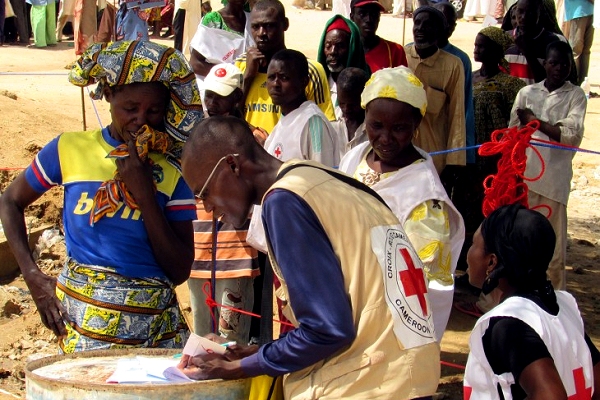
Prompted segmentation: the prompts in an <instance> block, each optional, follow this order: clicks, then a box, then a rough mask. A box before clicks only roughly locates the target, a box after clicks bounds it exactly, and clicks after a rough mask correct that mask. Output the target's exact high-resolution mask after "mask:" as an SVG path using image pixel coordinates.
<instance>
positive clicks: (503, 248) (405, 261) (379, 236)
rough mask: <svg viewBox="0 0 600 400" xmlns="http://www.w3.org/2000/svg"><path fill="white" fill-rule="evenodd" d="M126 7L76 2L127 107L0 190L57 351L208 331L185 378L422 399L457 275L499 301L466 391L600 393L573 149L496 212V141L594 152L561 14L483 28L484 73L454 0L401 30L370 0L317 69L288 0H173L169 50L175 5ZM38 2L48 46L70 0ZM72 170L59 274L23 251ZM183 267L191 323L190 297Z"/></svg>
mask: <svg viewBox="0 0 600 400" xmlns="http://www.w3.org/2000/svg"><path fill="white" fill-rule="evenodd" d="M0 1H2V0H0ZM79 1H81V3H79ZM569 1H570V0H565V7H566V9H567V10H569V6H568V5H567V3H568V2H569ZM133 3H134V2H131V1H123V2H121V4H120V5H119V7H118V8H115V7H113V9H112V10H110V9H109V10H110V11H108V12H107V11H106V10H105V11H104V12H103V13H102V15H101V19H100V18H98V14H97V13H96V11H97V9H96V8H95V7H96V6H95V3H94V5H92V6H91V10H92V13H93V15H94V21H93V23H89V24H88V23H86V22H84V21H85V20H86V19H85V15H86V11H85V10H86V7H89V6H90V4H87V3H83V1H82V0H77V1H75V3H74V5H72V7H74V10H75V11H74V14H75V16H76V18H77V15H79V18H80V20H79V22H75V24H74V31H75V37H76V39H75V40H76V42H77V43H78V44H76V46H75V47H76V48H75V50H76V52H77V53H78V54H81V57H80V58H79V60H78V61H77V62H76V63H75V64H74V65H73V68H72V69H71V72H70V74H69V80H70V82H71V83H73V84H75V85H78V86H87V85H91V84H97V88H96V90H95V91H94V92H93V96H94V97H95V98H96V99H101V98H104V99H105V100H106V101H107V102H108V103H109V104H110V113H111V122H110V124H109V125H108V126H107V127H105V128H103V129H98V130H95V131H87V132H77V133H65V134H62V135H60V136H58V137H57V138H56V139H54V140H53V141H52V142H50V143H49V144H48V145H46V146H45V147H44V148H43V149H42V150H41V151H40V152H39V154H38V155H37V156H36V157H35V159H34V160H33V162H32V163H31V165H30V166H29V167H28V168H27V169H26V171H25V172H24V173H23V174H21V175H20V176H19V177H18V178H16V180H15V181H14V182H13V183H12V184H11V185H10V186H9V187H8V188H7V189H6V191H5V192H4V193H3V195H2V196H1V197H0V219H1V220H2V224H3V227H4V231H5V234H6V237H7V239H8V241H9V243H10V244H11V247H12V249H13V252H14V253H15V257H16V259H17V260H18V263H19V266H20V268H21V271H22V274H23V277H24V279H25V281H26V283H27V285H28V287H29V289H30V291H31V294H32V297H33V299H34V301H35V304H36V306H37V308H38V311H39V313H40V316H41V319H42V321H43V323H44V324H45V325H46V326H47V327H49V328H50V329H51V330H52V331H53V332H54V333H55V334H56V336H57V337H58V338H59V347H60V350H61V351H62V352H64V353H72V352H77V351H85V350H92V349H109V348H122V347H167V348H181V347H182V346H183V344H184V343H185V340H186V338H187V336H188V335H189V330H190V328H191V330H192V331H193V332H195V333H197V334H200V335H208V334H209V333H211V332H212V333H213V334H215V335H212V336H210V337H211V338H212V340H216V341H223V342H230V343H231V342H232V341H234V342H235V343H236V344H234V345H230V346H228V348H227V351H226V353H225V355H224V356H215V355H209V356H204V357H189V356H186V355H184V357H183V358H182V361H181V363H180V368H181V369H182V370H183V371H184V373H186V374H187V375H188V376H190V377H192V378H193V379H211V378H223V379H237V378H253V377H259V376H265V375H266V376H270V377H275V378H276V377H280V376H283V377H284V379H273V381H272V384H273V385H280V386H281V388H282V392H283V395H284V397H285V398H315V399H316V398H382V399H383V398H389V399H392V398H393V399H396V398H402V399H429V398H431V396H432V395H433V394H434V393H435V391H436V388H437V385H438V381H439V376H440V366H439V361H440V347H439V343H440V341H441V338H442V336H443V334H444V331H445V330H446V325H447V323H448V319H449V316H450V311H451V308H452V306H453V297H454V296H453V295H454V288H455V282H456V280H455V272H456V269H457V268H462V269H467V272H466V273H465V274H464V275H463V277H464V278H463V280H468V281H469V283H470V284H472V285H473V286H474V287H476V288H480V289H481V297H480V299H479V301H478V302H477V303H456V304H454V306H455V307H456V308H457V309H458V310H460V311H463V312H466V313H468V314H471V315H474V316H477V317H481V318H480V319H479V320H478V321H477V323H476V325H475V328H474V331H473V334H472V336H471V340H470V348H471V353H470V356H469V361H468V363H467V369H466V372H465V398H466V399H494V398H498V399H509V398H514V399H524V398H544V399H549V398H552V399H554V398H556V399H561V398H567V396H570V397H569V398H572V397H571V396H582V397H577V398H582V399H584V398H585V399H591V398H600V393H596V392H595V391H594V387H595V382H600V380H599V381H596V377H598V379H600V353H599V352H598V350H597V349H596V347H595V346H594V344H593V343H592V342H591V340H590V339H589V338H588V337H587V335H586V334H585V332H584V330H583V323H582V319H581V316H580V315H579V312H578V310H577V306H576V303H575V301H574V299H573V297H572V296H571V295H570V294H568V293H567V292H566V291H565V290H566V275H565V266H566V265H565V264H566V258H565V255H566V229H567V215H566V206H567V201H568V196H569V185H570V180H571V177H572V166H571V160H572V157H573V154H574V153H573V152H566V151H562V150H560V149H557V148H542V149H534V148H533V147H530V148H528V149H527V152H526V154H525V155H526V157H527V161H526V168H525V174H524V176H522V177H521V179H522V181H523V182H525V187H526V190H527V196H525V197H524V200H523V197H520V198H519V199H514V200H515V201H516V200H519V203H520V204H516V203H515V204H511V201H510V199H508V200H506V204H504V205H502V206H501V207H499V208H498V209H497V210H494V211H493V212H492V213H491V214H490V215H486V216H484V213H483V211H482V203H483V199H484V196H485V186H484V182H488V183H489V180H486V178H487V177H489V176H490V175H491V176H494V178H493V179H496V177H495V174H497V173H498V171H497V168H496V162H497V158H486V157H482V156H480V155H478V154H477V153H476V151H475V145H477V144H483V143H487V142H489V141H490V140H491V134H492V132H493V131H496V130H502V129H527V128H528V127H535V133H534V134H533V137H534V138H535V139H537V140H544V141H547V142H549V143H554V144H555V146H554V147H558V146H560V145H563V144H564V145H568V146H575V147H577V146H579V144H580V143H581V140H582V138H583V131H584V119H585V113H586V107H587V100H586V96H585V93H584V91H583V90H582V89H581V88H580V87H579V84H580V83H581V82H582V81H583V79H585V74H587V68H588V64H589V57H586V56H585V55H584V53H585V49H584V50H581V47H582V46H580V44H579V42H576V41H574V42H572V41H571V40H572V39H573V38H575V37H576V36H577V34H575V33H572V32H569V34H568V35H567V36H566V37H568V38H569V40H567V39H566V37H565V36H564V35H562V32H561V30H560V28H559V25H558V22H557V18H556V7H555V8H554V9H553V10H554V11H548V10H552V7H550V6H547V4H546V3H547V1H546V0H518V1H517V2H516V3H515V4H514V5H513V6H512V7H511V8H510V9H509V11H507V13H506V16H505V19H506V20H507V21H508V22H509V23H511V25H510V27H508V28H504V27H503V28H501V27H497V26H490V27H486V28H483V29H482V30H481V31H480V32H479V33H478V34H477V36H476V37H475V38H474V51H473V55H474V59H475V61H478V62H480V63H481V67H480V69H479V70H477V71H473V70H472V66H471V61H470V57H469V56H468V55H467V54H466V53H465V52H463V51H462V50H460V49H459V48H457V47H456V46H454V45H453V44H452V43H451V41H450V39H451V37H452V34H453V32H454V30H455V28H456V25H457V24H456V22H457V18H458V15H457V12H456V10H455V8H454V6H453V5H452V4H451V3H449V2H444V1H442V2H437V3H427V4H419V5H418V7H415V9H414V12H413V13H412V18H413V22H414V23H413V42H412V43H409V44H407V45H406V46H402V45H400V44H398V43H394V42H392V41H389V40H386V39H384V38H382V37H380V36H378V35H377V29H378V25H379V21H380V17H381V14H382V13H383V12H385V10H386V9H385V7H384V6H383V5H382V4H380V3H379V2H378V1H377V0H352V1H351V2H350V4H349V6H350V11H349V13H348V15H347V16H344V15H337V14H336V15H334V16H333V17H332V18H331V19H330V20H329V21H327V23H326V24H325V26H324V27H323V29H322V35H321V39H320V41H319V43H318V53H317V54H318V56H317V59H316V60H311V59H308V58H307V57H306V56H305V55H304V54H303V53H301V52H299V51H297V50H293V49H291V48H289V43H288V42H289V41H288V40H286V37H285V32H286V31H287V29H288V28H289V20H288V19H287V17H286V10H285V7H284V6H283V4H282V3H281V2H280V1H279V0H259V1H258V2H252V3H248V2H245V1H242V0H228V1H224V2H223V3H224V7H223V8H222V9H220V10H217V11H212V10H210V9H209V8H210V3H208V7H205V6H204V4H205V3H201V2H197V3H194V4H192V3H188V2H187V1H181V2H175V3H173V4H171V3H168V4H166V5H165V7H166V8H169V12H170V16H169V17H166V19H165V21H167V22H166V26H168V28H167V29H168V31H167V33H166V34H167V35H169V34H171V33H172V34H173V35H174V47H168V46H164V45H160V44H156V43H154V42H152V41H149V39H150V38H151V37H156V36H157V35H159V34H160V33H161V30H162V28H163V27H164V26H165V23H164V21H163V19H161V11H160V8H161V7H162V6H163V5H161V4H159V5H157V4H156V3H148V4H146V3H147V2H137V3H136V4H133ZM500 3H501V2H500ZM109 6H110V5H109ZM34 7H36V8H32V13H31V22H32V29H33V33H34V46H37V47H44V46H48V45H52V44H54V43H55V42H56V41H57V40H58V41H60V40H61V39H62V35H63V32H62V27H63V26H64V21H65V19H64V18H60V17H59V19H58V23H59V24H58V29H57V26H55V25H53V23H52V22H51V20H54V15H55V11H54V3H51V2H50V1H48V2H47V3H44V4H43V5H35V6H34ZM38 7H41V8H39V9H38ZM65 7H66V8H65ZM68 7H70V6H69V5H68V3H67V2H65V3H64V4H62V8H61V14H60V15H61V16H63V15H71V14H69V13H70V12H71V11H70V10H69V9H68ZM157 7H158V8H157ZM195 7H198V9H197V10H196V9H195ZM34 11H35V12H34ZM88 12H89V10H88ZM111 13H112V15H111ZM203 14H205V15H203ZM567 14H568V17H567V18H571V19H572V18H579V17H573V15H579V14H578V13H577V12H575V13H572V12H571V13H569V12H567ZM90 15H91V14H90ZM202 16H203V17H202ZM513 16H514V18H513V22H511V17H513ZM34 17H35V18H34ZM196 17H198V18H196ZM98 20H101V22H100V24H99V25H98ZM90 21H91V20H90ZM140 22H141V24H140ZM148 22H151V24H150V25H151V28H152V32H149V30H148ZM169 24H170V25H169ZM571 25H572V26H571V29H573V30H574V31H578V30H581V29H583V28H581V29H580V28H578V27H577V28H576V27H575V25H577V23H572V24H571ZM97 26H104V27H105V28H106V29H104V33H103V34H99V33H98V32H97V31H95V29H96V28H97ZM577 26H578V25H577ZM0 27H1V26H0ZM107 27H108V28H107ZM88 28H90V29H88ZM113 28H114V29H113ZM101 30H102V29H101ZM0 32H1V31H0ZM586 34H587V33H586ZM100 36H102V37H104V38H106V39H107V42H102V41H101V42H97V43H93V44H91V42H93V41H95V40H97V39H98V38H99V37H100ZM108 40H114V41H112V42H108ZM573 40H576V39H573ZM26 42H27V43H29V36H27V40H26ZM575 43H577V44H575ZM586 43H587V42H586ZM90 44H91V45H90ZM586 46H587V45H585V46H583V47H584V48H585V47H586ZM575 49H577V50H575ZM582 71H585V72H582ZM498 179H500V178H498ZM57 185H62V186H64V188H65V198H64V211H63V227H64V232H65V238H66V245H67V253H68V254H67V255H68V259H67V261H66V263H65V266H64V268H63V270H62V271H61V273H60V275H59V277H58V278H57V279H54V278H52V277H50V276H48V275H46V274H44V273H43V272H42V271H41V270H40V269H39V268H38V267H37V265H36V263H35V260H34V259H33V257H32V255H31V252H30V251H29V248H28V245H27V236H26V229H25V224H24V210H25V208H26V207H27V206H28V205H29V204H31V203H32V202H34V201H35V200H36V199H38V198H39V197H40V196H42V195H43V193H44V192H45V191H47V190H49V189H50V188H52V187H54V186H57ZM529 208H531V209H529ZM184 283H187V285H188V287H189V290H190V294H191V305H192V316H193V326H191V327H188V326H187V324H186V322H185V321H184V319H183V318H182V313H181V310H180V309H179V304H178V301H177V298H176V295H175V292H174V287H175V286H176V285H180V284H184ZM462 284H466V282H464V281H463V282H462ZM273 294H274V295H275V297H276V300H277V303H276V304H277V305H278V310H277V312H278V313H279V319H280V320H281V321H282V324H281V332H279V334H277V335H276V336H277V339H276V340H273V329H272V326H270V325H269V324H265V323H260V324H257V323H256V321H255V320H254V319H253V318H251V317H250V316H249V315H248V313H250V312H252V311H254V312H257V313H259V314H261V315H262V316H263V317H266V318H268V319H269V320H270V319H271V317H272V315H273V312H272V311H273V310H272V309H271V308H270V307H272V305H273V297H272V296H273ZM207 296H209V297H210V300H212V302H211V301H209V302H206V297H207ZM263 319H265V318H263ZM567 341H568V343H567ZM567 348H568V349H569V350H565V349H567ZM269 384H271V382H270V381H269ZM582 385H583V389H582ZM582 393H586V394H582ZM592 393H593V397H592Z"/></svg>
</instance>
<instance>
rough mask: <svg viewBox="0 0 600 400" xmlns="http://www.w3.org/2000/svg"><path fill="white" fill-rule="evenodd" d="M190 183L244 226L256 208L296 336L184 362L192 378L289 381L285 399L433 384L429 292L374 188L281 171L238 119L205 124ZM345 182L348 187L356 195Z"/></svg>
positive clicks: (415, 393)
mask: <svg viewBox="0 0 600 400" xmlns="http://www.w3.org/2000/svg"><path fill="white" fill-rule="evenodd" d="M182 169H183V176H184V177H185V180H186V182H187V183H188V185H190V187H191V189H192V190H193V191H194V193H195V194H196V196H197V197H198V198H200V199H202V200H203V202H204V206H205V209H206V210H207V211H212V212H214V213H215V216H220V217H221V218H222V219H223V220H224V221H226V222H229V223H232V224H233V225H237V226H240V225H242V224H243V223H244V222H245V221H246V219H247V218H248V213H249V211H250V209H251V207H252V206H253V205H255V204H261V205H262V207H263V214H262V221H263V225H264V228H265V232H266V236H267V241H268V247H269V257H270V260H271V264H272V265H273V270H274V272H275V274H276V275H277V276H278V277H279V279H280V281H281V284H282V287H281V290H278V292H277V295H278V297H280V298H281V299H282V300H285V302H284V304H286V307H285V308H284V310H283V312H284V314H286V316H288V318H289V320H290V321H292V323H293V325H294V327H295V329H293V330H292V331H290V332H288V333H287V334H286V335H285V336H283V337H281V338H279V339H278V340H275V341H273V342H271V343H268V344H266V345H263V346H261V347H257V346H250V347H245V346H244V347H241V346H235V347H233V348H228V350H227V351H226V353H225V355H224V356H215V355H211V356H210V357H193V358H190V357H185V356H184V359H183V361H182V363H181V364H180V368H181V369H182V370H183V371H184V373H186V374H187V375H188V376H189V377H191V378H193V379H213V378H224V379H239V378H246V377H253V376H258V375H270V376H280V375H283V376H284V379H283V390H284V395H285V398H286V399H341V398H346V399H348V398H365V399H366V398H370V399H375V398H376V399H418V398H419V399H420V398H424V397H425V398H429V397H428V396H431V395H432V394H433V393H434V392H435V390H436V388H437V384H438V380H439V374H440V368H439V346H438V344H437V342H436V341H435V339H434V330H433V322H432V317H431V308H430V305H429V299H428V296H427V284H426V281H425V276H424V273H423V270H422V265H421V263H420V261H419V258H418V256H417V255H416V253H415V250H414V249H413V248H412V245H411V244H410V242H409V241H408V239H407V238H406V234H405V233H404V230H403V229H402V227H401V226H400V223H399V222H398V219H397V218H396V217H395V216H394V214H393V213H392V212H391V211H390V210H389V208H388V207H387V206H386V205H385V203H383V201H382V200H380V199H379V197H378V196H377V195H376V194H375V193H374V192H371V191H370V189H368V188H366V187H362V185H361V184H360V183H357V182H355V181H353V180H352V179H349V178H348V177H346V176H345V175H342V174H340V173H338V172H337V171H335V170H333V169H329V168H327V167H324V166H322V165H321V164H318V163H315V162H310V161H299V160H296V161H290V162H286V163H282V162H281V161H279V160H277V159H276V158H274V157H271V156H270V155H269V154H268V153H267V152H266V151H265V150H264V149H263V148H262V147H261V146H260V145H258V144H257V143H256V141H255V140H254V138H253V136H252V133H251V132H250V130H249V129H248V127H247V125H246V124H244V123H243V121H240V120H238V119H235V118H229V117H213V118H210V119H208V120H206V121H204V122H202V123H201V124H199V125H198V127H197V128H196V130H195V132H194V133H193V134H192V136H191V137H190V138H189V140H188V142H187V144H186V146H185V149H184V152H183V157H182ZM349 182H353V183H354V184H353V185H351V184H349Z"/></svg>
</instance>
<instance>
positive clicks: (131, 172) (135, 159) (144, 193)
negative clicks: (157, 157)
mask: <svg viewBox="0 0 600 400" xmlns="http://www.w3.org/2000/svg"><path fill="white" fill-rule="evenodd" d="M127 150H128V151H129V157H125V158H120V159H117V160H116V163H117V170H118V171H119V175H120V176H121V179H123V182H125V186H127V189H128V190H129V192H130V193H131V194H132V195H133V198H134V199H135V201H136V203H138V205H140V208H142V205H141V204H140V203H143V202H145V201H148V200H151V201H155V200H154V182H153V181H152V167H151V165H150V163H149V162H148V161H142V160H141V159H140V157H139V155H138V153H137V150H136V147H135V142H134V141H133V140H129V141H128V142H127Z"/></svg>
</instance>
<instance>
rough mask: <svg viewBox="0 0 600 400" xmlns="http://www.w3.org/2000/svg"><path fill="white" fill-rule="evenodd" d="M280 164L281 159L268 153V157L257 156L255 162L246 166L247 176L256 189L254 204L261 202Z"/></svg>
mask: <svg viewBox="0 0 600 400" xmlns="http://www.w3.org/2000/svg"><path fill="white" fill-rule="evenodd" d="M282 164H283V163H282V162H281V161H279V160H278V159H276V158H275V157H272V156H270V155H269V156H268V157H260V158H258V159H257V162H256V163H252V164H251V165H250V166H249V167H248V168H247V169H249V170H247V173H248V176H250V177H251V179H252V180H253V182H254V188H255V191H256V194H255V197H254V201H253V203H254V204H257V205H260V204H261V202H262V198H263V197H264V195H265V193H267V190H269V188H270V187H271V186H273V184H274V183H275V182H276V180H277V173H278V172H279V169H280V168H281V165H282ZM242 170H244V169H242Z"/></svg>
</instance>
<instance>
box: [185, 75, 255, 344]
mask: <svg viewBox="0 0 600 400" xmlns="http://www.w3.org/2000/svg"><path fill="white" fill-rule="evenodd" d="M204 85H205V94H204V102H205V104H204V105H205V107H206V109H207V112H208V115H209V116H210V117H213V116H227V115H231V116H235V117H238V118H240V119H242V120H243V118H242V115H241V113H240V110H239V103H240V101H241V100H242V89H241V88H242V72H241V71H240V70H239V68H238V67H236V66H235V65H233V64H227V63H223V64H217V65H215V66H213V67H212V68H211V69H210V72H209V73H208V75H206V78H205V79H204ZM196 215H197V220H196V221H194V248H195V254H194V263H193V264H192V272H191V274H190V279H189V280H188V286H189V288H190V303H191V307H192V314H193V316H194V333H196V334H199V335H205V334H207V333H209V332H211V331H215V333H218V334H219V335H221V336H223V337H225V338H226V339H227V340H228V341H235V342H238V343H240V344H246V343H248V341H249V333H250V316H249V315H245V314H242V313H240V312H236V311H231V310H228V309H225V308H222V307H220V306H217V307H216V308H215V309H214V311H213V312H215V314H216V315H215V316H214V317H215V318H214V319H213V317H212V316H211V309H210V308H209V307H208V306H207V305H206V303H205V300H206V295H205V293H210V292H211V291H210V290H208V288H206V290H204V289H203V287H204V285H206V284H207V282H208V281H209V280H210V279H211V276H212V275H213V269H214V276H215V281H214V286H215V287H214V288H213V290H214V300H215V301H216V303H217V304H223V305H226V306H229V307H234V308H236V309H242V310H245V311H248V312H251V311H252V306H253V304H254V287H253V280H254V277H255V276H257V275H258V271H259V270H258V263H257V257H258V254H257V252H256V250H255V249H253V248H252V247H250V246H249V245H248V243H247V242H246V235H247V232H248V222H246V224H245V225H243V226H241V227H240V228H239V229H236V228H234V227H233V225H231V224H228V223H225V222H223V221H221V220H218V221H216V223H215V224H214V225H213V217H215V218H218V217H219V216H218V215H213V213H212V212H207V211H205V210H204V206H203V205H202V202H200V201H198V202H197V203H196ZM215 235H216V239H217V240H213V237H214V236H215ZM213 253H214V254H215V259H216V260H215V262H214V263H213ZM217 321H218V324H216V325H217V326H212V324H215V323H216V322H217Z"/></svg>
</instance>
